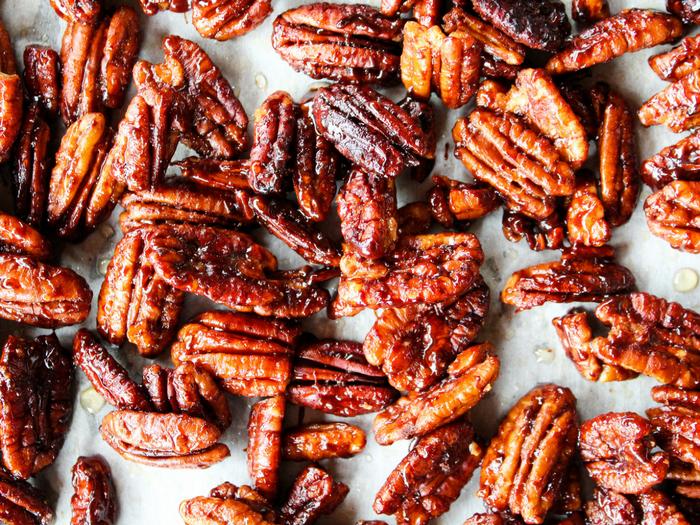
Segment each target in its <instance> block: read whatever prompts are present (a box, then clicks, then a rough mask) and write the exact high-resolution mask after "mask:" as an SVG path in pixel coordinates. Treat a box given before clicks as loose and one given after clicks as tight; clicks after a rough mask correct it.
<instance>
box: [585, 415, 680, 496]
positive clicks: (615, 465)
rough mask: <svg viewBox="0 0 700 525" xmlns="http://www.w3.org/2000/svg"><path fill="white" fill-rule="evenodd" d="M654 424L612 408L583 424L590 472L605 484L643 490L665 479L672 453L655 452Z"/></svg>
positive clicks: (631, 491) (623, 489)
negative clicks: (669, 456)
mask: <svg viewBox="0 0 700 525" xmlns="http://www.w3.org/2000/svg"><path fill="white" fill-rule="evenodd" d="M652 432H653V426H652V425H651V423H649V421H647V420H646V419H644V418H643V417H641V416H638V415H637V414H634V413H632V412H609V413H607V414H602V415H600V416H597V417H594V418H593V419H589V420H588V421H586V422H584V423H583V424H582V425H581V430H580V432H579V451H580V454H581V459H582V460H583V462H584V465H585V466H586V469H587V470H588V473H589V474H590V476H591V477H592V478H593V481H595V482H596V483H597V484H598V485H600V486H601V487H603V488H605V489H608V490H612V491H615V492H619V493H621V494H641V493H643V492H645V491H646V490H648V489H650V488H651V487H653V486H654V485H656V484H658V483H661V482H662V481H663V479H664V477H665V476H666V472H667V471H668V466H669V460H668V455H667V454H666V453H664V452H652V449H653V448H654V441H653V438H652Z"/></svg>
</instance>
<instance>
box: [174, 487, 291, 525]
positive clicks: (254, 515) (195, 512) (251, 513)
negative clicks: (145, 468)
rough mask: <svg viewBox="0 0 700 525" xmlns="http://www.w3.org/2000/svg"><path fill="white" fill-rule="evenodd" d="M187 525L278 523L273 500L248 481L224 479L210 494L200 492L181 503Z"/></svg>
mask: <svg viewBox="0 0 700 525" xmlns="http://www.w3.org/2000/svg"><path fill="white" fill-rule="evenodd" d="M180 516H181V517H182V519H183V521H184V522H185V525H204V524H206V525H239V524H241V523H246V524H250V525H275V524H276V523H277V517H276V515H275V512H274V511H273V510H272V509H271V505H270V503H269V502H268V501H267V500H266V499H265V498H264V497H263V496H261V495H260V494H258V493H257V492H256V491H255V490H253V489H252V488H250V487H249V486H247V485H243V486H242V487H236V486H235V485H232V484H231V483H223V484H221V485H219V486H218V487H215V488H213V489H212V490H211V492H210V494H209V496H208V497H207V496H198V497H196V498H192V499H188V500H185V501H183V502H182V503H181V504H180Z"/></svg>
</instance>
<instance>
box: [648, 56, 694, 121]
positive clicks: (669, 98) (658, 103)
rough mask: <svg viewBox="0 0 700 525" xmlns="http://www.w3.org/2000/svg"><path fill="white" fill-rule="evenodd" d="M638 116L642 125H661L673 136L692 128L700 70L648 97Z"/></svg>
mask: <svg viewBox="0 0 700 525" xmlns="http://www.w3.org/2000/svg"><path fill="white" fill-rule="evenodd" d="M638 115H639V120H640V122H641V123H642V124H644V125H645V126H653V125H659V124H663V125H665V126H667V127H668V128H669V129H670V130H671V131H674V132H676V133H680V132H681V131H686V130H688V129H692V128H694V127H696V126H697V125H698V124H700V69H698V70H695V71H693V72H692V73H689V74H688V75H686V76H684V77H682V78H681V79H680V80H678V81H676V82H674V83H673V84H671V85H670V86H668V87H667V88H665V89H664V90H662V91H660V92H659V93H657V94H656V95H654V96H653V97H651V98H650V99H649V100H647V101H646V102H645V103H644V104H643V105H642V107H641V108H639V112H638Z"/></svg>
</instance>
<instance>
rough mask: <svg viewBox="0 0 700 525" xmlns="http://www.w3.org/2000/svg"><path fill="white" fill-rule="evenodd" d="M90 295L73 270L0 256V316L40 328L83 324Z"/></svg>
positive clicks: (21, 257) (90, 298) (33, 260)
mask: <svg viewBox="0 0 700 525" xmlns="http://www.w3.org/2000/svg"><path fill="white" fill-rule="evenodd" d="M91 301H92V292H91V291H90V287H89V286H88V284H87V283H86V282H85V279H83V278H82V277H80V276H79V275H78V274H77V273H75V272H74V271H73V270H69V269H68V268H61V267H58V266H50V265H48V264H43V263H40V262H38V261H36V260H35V259H32V258H30V257H24V256H17V255H0V317H1V318H3V319H10V320H12V321H17V322H20V323H24V324H29V325H32V326H40V327H42V328H56V327H59V326H67V325H71V324H78V323H82V322H83V321H84V320H85V319H86V318H87V316H88V313H89V312H90V302H91Z"/></svg>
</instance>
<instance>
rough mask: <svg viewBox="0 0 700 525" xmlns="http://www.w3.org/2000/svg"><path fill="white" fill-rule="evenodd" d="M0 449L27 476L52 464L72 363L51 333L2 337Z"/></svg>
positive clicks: (64, 427) (16, 472)
mask: <svg viewBox="0 0 700 525" xmlns="http://www.w3.org/2000/svg"><path fill="white" fill-rule="evenodd" d="M0 378H1V380H0V435H2V441H1V442H0V451H1V452H2V463H3V465H4V467H5V468H6V469H7V470H8V471H9V472H10V473H11V474H12V475H13V476H15V477H17V478H22V479H27V478H29V477H30V476H32V475H34V474H36V473H37V472H39V471H40V470H42V469H44V468H46V467H47V466H49V465H51V464H52V463H53V462H54V460H55V459H56V456H58V452H59V451H60V449H61V447H62V446H63V440H64V437H65V434H66V432H67V431H68V426H69V424H70V419H71V415H72V412H73V395H72V394H73V366H72V364H71V360H70V356H69V355H68V353H67V352H66V350H65V349H64V348H63V347H61V344H60V343H59V341H58V338H57V337H56V336H55V335H54V334H51V335H47V336H41V337H37V338H36V339H34V340H31V339H26V338H24V337H18V336H12V335H11V336H10V337H8V338H7V341H6V342H5V345H4V346H3V349H2V355H1V356H0Z"/></svg>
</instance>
